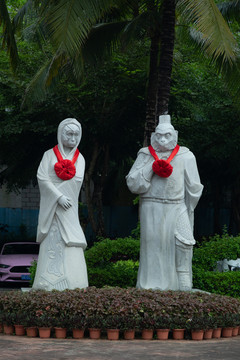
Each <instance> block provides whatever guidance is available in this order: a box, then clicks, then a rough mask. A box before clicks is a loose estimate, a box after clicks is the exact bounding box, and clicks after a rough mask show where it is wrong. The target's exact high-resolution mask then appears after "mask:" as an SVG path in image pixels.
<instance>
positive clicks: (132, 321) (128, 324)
mask: <svg viewBox="0 0 240 360" xmlns="http://www.w3.org/2000/svg"><path fill="white" fill-rule="evenodd" d="M139 320H140V319H139V316H138V315H136V314H135V315H134V314H125V315H124V317H123V321H122V328H121V329H122V330H123V336H124V339H125V340H133V339H134V338H135V331H136V329H138V328H139Z"/></svg>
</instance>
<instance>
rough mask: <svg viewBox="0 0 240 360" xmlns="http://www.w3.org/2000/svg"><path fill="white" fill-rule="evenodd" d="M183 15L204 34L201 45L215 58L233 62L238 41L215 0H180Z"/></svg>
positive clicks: (223, 61)
mask: <svg viewBox="0 0 240 360" xmlns="http://www.w3.org/2000/svg"><path fill="white" fill-rule="evenodd" d="M178 5H179V6H180V8H181V9H182V11H183V13H182V14H183V16H185V17H186V18H187V20H188V21H189V22H192V23H193V25H194V27H195V28H196V29H197V31H198V32H199V33H201V34H202V36H201V38H202V41H201V46H202V48H203V49H204V50H205V52H206V53H207V54H208V55H209V56H210V57H212V58H213V59H214V60H216V59H218V58H219V59H221V60H222V65H223V64H224V63H225V62H228V63H229V64H231V65H232V64H233V62H234V61H236V52H237V42H236V40H235V38H234V36H233V34H232V33H231V31H230V29H229V27H228V24H227V23H226V21H225V20H224V18H223V16H222V15H221V13H220V11H219V9H218V7H217V6H216V4H215V2H214V0H179V1H178Z"/></svg>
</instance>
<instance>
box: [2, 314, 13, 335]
mask: <svg viewBox="0 0 240 360" xmlns="http://www.w3.org/2000/svg"><path fill="white" fill-rule="evenodd" d="M2 321H3V331H4V334H6V335H12V334H13V333H14V326H13V325H14V315H13V314H12V313H11V312H10V311H6V312H4V314H3V317H2Z"/></svg>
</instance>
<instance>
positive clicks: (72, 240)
mask: <svg viewBox="0 0 240 360" xmlns="http://www.w3.org/2000/svg"><path fill="white" fill-rule="evenodd" d="M73 123H74V119H66V120H64V121H62V122H61V123H60V125H59V128H58V148H59V151H60V153H61V155H62V157H63V159H69V160H72V157H73V155H74V153H75V151H76V148H77V146H75V147H74V148H73V149H71V152H70V153H69V154H68V155H67V156H66V154H65V153H64V149H63V145H62V142H61V133H62V130H63V128H64V127H65V126H66V125H67V124H73ZM76 125H77V126H79V123H78V122H77V121H76ZM77 145H78V144H77ZM56 162H57V158H56V155H55V154H54V151H53V149H50V150H48V151H46V152H45V153H44V155H43V158H42V161H41V163H40V165H39V168H38V172H37V179H38V184H39V189H40V211H39V220H38V228H37V242H39V243H41V245H40V252H39V258H38V265H37V272H36V276H35V280H34V284H33V288H34V289H46V290H52V289H57V290H64V289H75V288H84V287H87V286H88V277H87V269H86V263H85V258H84V253H83V250H84V249H85V248H86V245H87V244H86V239H85V236H84V233H83V230H82V228H81V226H80V223H79V217H78V196H79V192H80V189H81V186H82V183H83V177H84V170H85V160H84V158H83V156H82V155H81V154H79V156H78V159H77V161H76V163H75V167H76V174H75V176H74V177H73V178H72V179H70V180H61V179H60V178H59V177H58V176H57V175H56V173H55V171H54V165H55V163H56ZM62 195H65V196H66V197H68V198H70V199H71V203H72V206H71V207H70V208H69V209H67V210H64V209H63V207H61V206H60V205H59V204H58V200H59V198H60V197H61V196H62Z"/></svg>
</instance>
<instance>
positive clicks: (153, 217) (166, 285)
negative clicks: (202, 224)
mask: <svg viewBox="0 0 240 360" xmlns="http://www.w3.org/2000/svg"><path fill="white" fill-rule="evenodd" d="M170 153H171V152H170V151H167V152H157V155H158V157H159V159H165V160H166V159H167V158H168V157H169V155H170ZM153 161H154V159H153V157H152V155H151V154H150V152H149V150H148V148H143V149H141V150H140V151H139V153H138V157H137V159H136V161H135V163H134V164H133V166H132V168H131V170H130V172H129V174H128V175H127V177H126V179H127V185H128V188H129V189H130V191H131V192H133V193H135V194H140V204H139V212H140V213H139V215H140V224H141V238H140V241H141V245H140V266H139V271H138V280H137V287H138V288H143V289H150V288H152V289H161V290H169V289H171V290H178V289H179V284H178V276H177V269H176V242H178V244H179V245H180V246H181V244H184V245H188V246H191V247H192V245H194V244H195V240H194V237H193V214H194V208H195V207H196V205H197V203H198V200H199V198H200V196H201V193H202V189H203V186H202V185H201V183H200V178H199V174H198V169H197V165H196V160H195V157H194V155H193V154H192V153H191V152H190V151H189V149H187V148H185V147H180V149H179V151H178V153H177V155H176V156H175V157H174V158H173V160H172V161H171V165H172V167H173V172H172V174H171V175H170V177H168V178H162V177H159V176H158V175H156V174H155V173H154V172H153V171H152V170H151V171H150V173H149V174H148V176H146V172H144V169H145V168H146V166H148V167H149V164H152V163H153ZM181 261H183V262H184V257H183V258H182V259H181ZM183 265H184V264H183ZM178 267H181V264H178Z"/></svg>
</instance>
